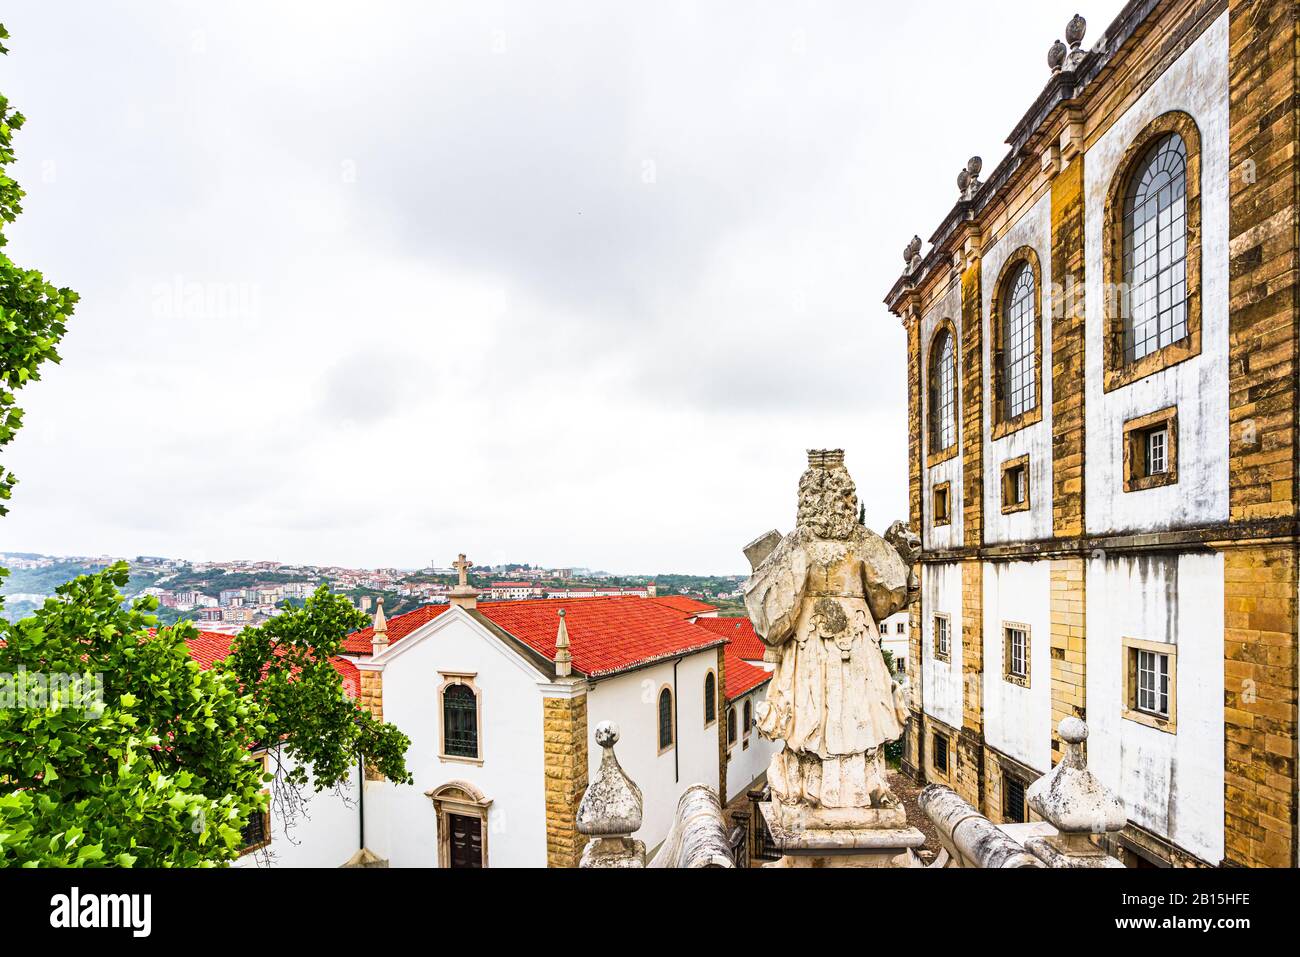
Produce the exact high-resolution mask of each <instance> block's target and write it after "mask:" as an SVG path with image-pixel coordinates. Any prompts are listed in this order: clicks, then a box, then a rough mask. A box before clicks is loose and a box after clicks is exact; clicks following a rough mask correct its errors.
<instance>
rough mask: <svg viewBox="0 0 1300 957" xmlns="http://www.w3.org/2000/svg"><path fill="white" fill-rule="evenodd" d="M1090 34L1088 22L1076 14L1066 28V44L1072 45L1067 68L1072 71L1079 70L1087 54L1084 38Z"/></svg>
mask: <svg viewBox="0 0 1300 957" xmlns="http://www.w3.org/2000/svg"><path fill="white" fill-rule="evenodd" d="M1087 32H1088V21H1087V20H1085V19H1084V18H1083V17H1081V16H1079V14H1077V13H1076V14H1075V15H1074V17H1073V19H1071V20H1070V22H1069V23H1068V24H1066V26H1065V42H1066V43H1068V44H1070V56H1069V58H1068V59H1067V60H1066V63H1065V68H1066V69H1067V70H1070V71H1072V72H1073V71H1074V70H1076V69H1078V66H1079V64H1080V63H1081V62H1082V61H1083V58H1084V56H1085V53H1084V51H1083V37H1084V34H1086V33H1087Z"/></svg>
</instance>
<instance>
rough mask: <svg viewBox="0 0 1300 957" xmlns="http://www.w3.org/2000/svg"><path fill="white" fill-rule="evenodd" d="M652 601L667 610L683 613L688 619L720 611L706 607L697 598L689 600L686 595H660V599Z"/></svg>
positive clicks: (712, 607)
mask: <svg viewBox="0 0 1300 957" xmlns="http://www.w3.org/2000/svg"><path fill="white" fill-rule="evenodd" d="M650 601H657V602H659V604H661V605H663V606H664V607H666V608H671V609H672V610H673V611H679V612H682V613H683V614H685V615H686V617H688V618H690V617H692V616H694V615H707V614H709V613H711V612H715V611H717V610H718V609H717V608H716V607H714V606H713V605H706V604H705V603H704V602H702V601H699V600H697V599H695V598H688V597H687V596H686V595H660V596H659V597H658V598H652V599H650Z"/></svg>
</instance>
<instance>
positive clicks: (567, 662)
mask: <svg viewBox="0 0 1300 957" xmlns="http://www.w3.org/2000/svg"><path fill="white" fill-rule="evenodd" d="M572 674H573V656H572V655H571V654H569V628H568V626H567V625H566V624H565V623H564V609H563V608H561V609H560V629H559V631H558V632H556V635H555V676H556V677H557V678H567V677H569V676H570V675H572Z"/></svg>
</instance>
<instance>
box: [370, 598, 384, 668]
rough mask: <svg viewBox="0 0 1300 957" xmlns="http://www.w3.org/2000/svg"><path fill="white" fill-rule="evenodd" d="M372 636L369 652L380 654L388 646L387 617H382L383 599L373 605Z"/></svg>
mask: <svg viewBox="0 0 1300 957" xmlns="http://www.w3.org/2000/svg"><path fill="white" fill-rule="evenodd" d="M373 625H374V632H375V634H374V637H373V638H371V639H370V651H371V654H375V655H377V654H380V653H381V652H382V651H383V650H384V649H385V648H387V647H388V619H387V618H385V617H384V599H383V598H382V597H381V598H380V599H379V604H377V605H376V606H375V618H374V622H373Z"/></svg>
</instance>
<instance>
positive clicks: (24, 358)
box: [0, 24, 77, 516]
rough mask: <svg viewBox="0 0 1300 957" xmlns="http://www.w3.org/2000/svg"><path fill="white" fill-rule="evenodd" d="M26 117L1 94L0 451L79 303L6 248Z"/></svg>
mask: <svg viewBox="0 0 1300 957" xmlns="http://www.w3.org/2000/svg"><path fill="white" fill-rule="evenodd" d="M8 38H9V31H8V30H6V29H5V28H4V25H3V24H0V54H6V53H8V52H9V50H8V48H7V47H5V45H4V42H3V41H4V40H7V39H8ZM24 122H25V118H24V117H23V115H22V114H21V113H18V112H16V111H14V110H12V109H10V107H9V100H8V98H7V97H5V95H4V94H3V93H0V450H3V449H4V447H5V446H6V445H8V444H9V443H10V442H11V441H12V440H13V437H14V435H15V434H17V432H18V429H19V427H20V426H21V425H22V421H23V410H22V409H20V408H19V407H18V406H17V405H15V404H14V403H15V401H16V395H15V394H16V393H17V391H18V390H19V389H21V388H22V387H23V386H25V385H26V384H27V383H28V382H33V381H35V380H37V379H39V378H40V367H41V365H43V364H44V363H46V362H58V361H59V353H58V350H57V346H58V344H59V341H60V340H61V339H62V338H63V334H64V333H65V332H66V331H67V327H66V323H67V320H68V317H69V316H71V315H72V310H73V307H74V306H76V303H77V294H76V293H75V292H73V291H72V290H71V289H56V288H55V287H54V286H53V285H51V284H50V283H48V282H46V281H45V277H44V276H42V275H41V274H40V273H39V272H37V271H36V270H35V269H23V268H21V267H19V266H17V265H15V264H14V262H13V260H11V259H10V258H9V256H8V255H7V254H6V253H5V251H4V246H5V244H6V243H7V242H8V239H7V238H6V237H5V235H4V226H5V225H7V224H8V223H12V222H13V221H14V220H15V219H17V218H18V214H19V213H21V212H22V211H23V208H22V198H23V196H24V195H25V193H24V192H23V189H22V187H20V186H19V185H18V184H17V183H16V182H15V181H14V180H13V178H12V177H10V176H9V172H8V170H9V166H10V165H11V164H12V163H13V162H14V150H13V134H14V133H16V132H17V131H18V130H20V129H22V126H23V123H24ZM16 481H17V480H16V479H15V478H14V475H13V473H12V472H10V471H8V470H7V469H6V468H5V467H4V466H3V465H0V516H3V515H5V514H6V513H7V512H8V508H7V506H6V505H5V501H6V500H8V499H9V497H10V495H11V494H12V491H13V487H14V485H15V483H16Z"/></svg>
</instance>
